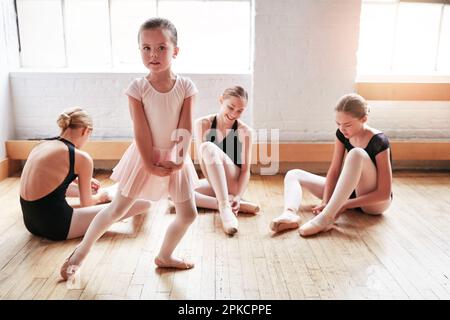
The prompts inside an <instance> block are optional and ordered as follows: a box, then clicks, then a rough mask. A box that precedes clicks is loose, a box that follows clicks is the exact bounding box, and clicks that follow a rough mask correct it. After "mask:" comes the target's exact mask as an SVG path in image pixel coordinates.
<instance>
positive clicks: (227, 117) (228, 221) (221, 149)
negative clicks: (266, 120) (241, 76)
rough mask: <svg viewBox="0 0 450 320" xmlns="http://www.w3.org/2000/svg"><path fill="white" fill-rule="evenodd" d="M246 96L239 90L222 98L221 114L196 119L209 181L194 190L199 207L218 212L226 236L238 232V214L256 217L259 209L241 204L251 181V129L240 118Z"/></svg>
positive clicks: (199, 150) (200, 154)
mask: <svg viewBox="0 0 450 320" xmlns="http://www.w3.org/2000/svg"><path fill="white" fill-rule="evenodd" d="M247 100H248V95H247V92H246V91H245V90H244V89H243V88H242V87H239V86H235V87H232V88H229V89H226V90H225V92H224V93H223V94H222V96H221V97H220V104H221V108H220V111H219V113H218V114H215V115H214V114H213V115H208V116H206V117H202V118H200V119H197V120H196V122H195V125H194V130H195V137H196V138H195V143H196V150H197V156H198V159H199V162H200V167H201V169H202V172H203V174H204V176H205V177H206V179H203V180H201V181H200V185H199V186H198V187H197V188H196V189H195V191H196V194H195V201H196V204H197V206H198V207H203V208H210V209H216V210H217V209H218V210H219V212H220V218H221V220H222V226H223V229H224V231H225V233H227V234H230V235H231V234H234V233H236V232H237V231H238V220H237V218H236V214H237V213H238V212H239V211H241V212H249V213H256V212H258V211H259V207H258V206H257V205H256V204H254V203H250V202H247V201H244V200H242V195H243V194H244V192H245V191H246V189H247V186H248V182H249V180H250V164H251V163H250V162H251V160H250V155H251V150H252V138H251V128H250V127H249V126H247V125H246V124H245V123H244V122H242V121H241V120H240V119H239V118H240V117H241V115H242V113H243V112H244V110H245V108H246V106H247Z"/></svg>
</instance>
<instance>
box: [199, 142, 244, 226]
mask: <svg viewBox="0 0 450 320" xmlns="http://www.w3.org/2000/svg"><path fill="white" fill-rule="evenodd" d="M200 152H201V159H202V169H203V171H204V172H203V173H204V174H205V176H206V178H207V180H208V181H209V184H210V185H211V187H212V188H213V190H214V194H215V196H216V198H217V202H218V209H219V213H220V219H221V220H222V226H223V229H224V231H225V233H227V234H230V235H232V234H234V233H236V232H237V231H238V220H237V218H236V215H235V214H234V213H233V211H232V210H231V205H230V202H229V200H228V194H229V192H228V183H227V180H233V179H235V178H236V177H238V176H239V173H240V172H239V168H238V167H237V166H235V165H234V164H233V163H231V164H230V161H231V159H229V158H228V156H227V155H226V154H224V153H223V151H222V150H221V149H220V148H219V147H217V146H216V145H215V144H214V143H211V142H204V143H202V144H201V146H200ZM226 170H227V171H228V172H226Z"/></svg>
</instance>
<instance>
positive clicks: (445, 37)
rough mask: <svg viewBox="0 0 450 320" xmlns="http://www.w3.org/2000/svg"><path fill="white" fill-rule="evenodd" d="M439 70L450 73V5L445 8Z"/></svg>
mask: <svg viewBox="0 0 450 320" xmlns="http://www.w3.org/2000/svg"><path fill="white" fill-rule="evenodd" d="M437 71H438V72H444V73H447V74H450V5H446V6H445V8H444V16H443V20H442V29H441V42H440V44H439V56H438V63H437Z"/></svg>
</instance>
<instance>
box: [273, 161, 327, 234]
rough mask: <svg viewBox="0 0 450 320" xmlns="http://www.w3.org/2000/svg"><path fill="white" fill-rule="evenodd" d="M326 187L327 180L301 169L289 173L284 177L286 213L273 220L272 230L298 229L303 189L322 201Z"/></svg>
mask: <svg viewBox="0 0 450 320" xmlns="http://www.w3.org/2000/svg"><path fill="white" fill-rule="evenodd" d="M324 187H325V178H324V177H322V176H318V175H315V174H312V173H309V172H306V171H304V170H300V169H294V170H290V171H288V173H287V174H286V176H285V177H284V211H283V213H282V214H281V215H280V216H278V217H277V218H275V219H273V220H272V222H271V224H270V228H271V229H272V230H273V231H275V232H280V231H283V230H287V229H295V228H298V227H299V223H300V217H299V216H298V214H297V211H298V209H299V208H300V204H301V201H302V196H303V192H302V188H305V189H307V190H308V191H310V192H311V193H312V194H314V195H315V196H316V197H318V198H320V199H321V198H322V197H323V190H324Z"/></svg>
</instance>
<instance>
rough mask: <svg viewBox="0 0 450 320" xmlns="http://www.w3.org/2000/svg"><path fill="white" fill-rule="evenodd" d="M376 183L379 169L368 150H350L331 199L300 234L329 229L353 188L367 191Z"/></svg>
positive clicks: (358, 190)
mask: <svg viewBox="0 0 450 320" xmlns="http://www.w3.org/2000/svg"><path fill="white" fill-rule="evenodd" d="M376 184H377V170H376V167H375V165H374V164H373V163H372V161H371V160H370V157H369V155H368V154H367V152H366V151H364V149H361V148H354V149H352V150H350V152H349V153H348V154H347V157H346V158H345V161H344V166H343V168H342V171H341V174H340V176H339V179H338V181H337V183H336V187H335V189H334V192H333V194H332V196H331V198H330V201H329V202H328V204H327V205H326V206H325V208H324V209H323V211H322V212H321V213H320V214H319V215H318V216H316V217H315V218H314V219H312V220H310V221H309V222H307V223H305V224H304V225H303V226H302V227H301V228H300V234H301V235H302V236H309V235H312V234H316V233H318V232H320V231H323V230H326V229H328V228H329V227H330V226H331V225H332V224H333V222H334V219H335V216H336V214H337V213H338V212H339V210H340V209H341V208H342V206H343V205H344V203H345V201H347V199H348V198H349V197H350V195H351V194H352V192H353V190H355V189H356V190H357V194H363V193H362V191H363V192H364V193H367V192H369V191H370V190H374V189H375V188H376ZM358 192H359V193H358Z"/></svg>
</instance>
